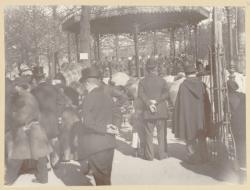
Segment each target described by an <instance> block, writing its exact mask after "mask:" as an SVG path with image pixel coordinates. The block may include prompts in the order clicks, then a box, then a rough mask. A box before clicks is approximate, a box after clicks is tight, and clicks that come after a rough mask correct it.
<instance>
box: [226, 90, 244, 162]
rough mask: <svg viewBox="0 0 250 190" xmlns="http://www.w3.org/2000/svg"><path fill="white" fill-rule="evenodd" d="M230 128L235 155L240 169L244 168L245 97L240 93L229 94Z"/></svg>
mask: <svg viewBox="0 0 250 190" xmlns="http://www.w3.org/2000/svg"><path fill="white" fill-rule="evenodd" d="M229 105H230V111H231V126H232V132H233V136H234V140H235V145H236V153H237V156H238V159H239V161H240V162H239V163H240V165H241V167H246V97H245V94H243V93H240V92H236V91H235V92H230V93H229Z"/></svg>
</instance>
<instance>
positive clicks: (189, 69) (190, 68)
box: [184, 64, 197, 75]
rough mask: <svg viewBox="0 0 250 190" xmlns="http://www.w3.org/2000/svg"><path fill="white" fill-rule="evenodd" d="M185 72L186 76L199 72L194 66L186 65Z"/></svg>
mask: <svg viewBox="0 0 250 190" xmlns="http://www.w3.org/2000/svg"><path fill="white" fill-rule="evenodd" d="M184 71H185V74H186V75H188V74H193V73H196V72H197V70H196V68H195V67H194V65H193V64H188V65H185V68H184Z"/></svg>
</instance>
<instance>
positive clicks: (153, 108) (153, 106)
mask: <svg viewBox="0 0 250 190" xmlns="http://www.w3.org/2000/svg"><path fill="white" fill-rule="evenodd" d="M149 109H150V111H151V112H152V113H155V112H157V108H156V106H155V105H154V104H151V105H150V106H149Z"/></svg>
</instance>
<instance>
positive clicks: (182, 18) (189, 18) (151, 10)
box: [62, 6, 209, 34]
mask: <svg viewBox="0 0 250 190" xmlns="http://www.w3.org/2000/svg"><path fill="white" fill-rule="evenodd" d="M208 17H209V11H208V10H207V9H205V8H203V7H187V6H180V7H159V6H158V7H143V6H136V7H135V6H134V7H111V8H110V7H109V8H106V9H104V10H103V11H102V12H100V13H99V14H92V15H91V19H90V30H91V33H92V34H121V33H133V31H134V25H135V24H136V25H138V27H139V31H152V30H160V29H165V28H179V27H183V26H185V25H190V24H191V25H195V24H198V23H199V22H200V21H202V20H205V19H207V18H208ZM62 30H64V31H67V32H72V33H79V32H80V14H79V13H77V14H75V15H72V16H71V17H69V18H68V19H66V20H65V21H64V22H63V24H62Z"/></svg>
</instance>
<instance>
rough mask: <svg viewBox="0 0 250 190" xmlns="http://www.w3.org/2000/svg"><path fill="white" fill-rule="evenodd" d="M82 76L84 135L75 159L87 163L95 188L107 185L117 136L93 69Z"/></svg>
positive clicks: (106, 98)
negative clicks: (83, 89)
mask: <svg viewBox="0 0 250 190" xmlns="http://www.w3.org/2000/svg"><path fill="white" fill-rule="evenodd" d="M82 73H83V74H84V76H82V82H83V84H84V86H85V88H86V89H87V91H88V92H87V95H86V96H85V98H84V100H83V113H82V118H83V124H84V130H83V131H84V132H83V137H82V139H81V143H80V147H79V148H80V149H79V157H80V159H83V160H84V159H85V160H86V159H87V160H88V162H89V166H90V169H91V170H92V171H93V176H94V179H95V182H96V185H111V170H112V163H113V157H114V148H115V135H116V134H118V128H117V127H116V126H114V125H113V124H112V121H113V112H112V108H113V101H112V97H111V96H110V95H109V94H108V93H107V92H106V90H105V85H104V84H103V83H102V81H101V79H100V78H101V75H100V72H99V70H98V69H97V67H95V66H92V67H89V68H86V69H85V70H83V72H82Z"/></svg>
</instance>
